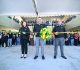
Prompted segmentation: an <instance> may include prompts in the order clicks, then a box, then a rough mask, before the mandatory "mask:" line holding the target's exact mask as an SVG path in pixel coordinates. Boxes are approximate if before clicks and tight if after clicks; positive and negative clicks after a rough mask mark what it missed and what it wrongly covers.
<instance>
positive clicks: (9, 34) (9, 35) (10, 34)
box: [8, 32, 12, 47]
mask: <svg viewBox="0 0 80 70" xmlns="http://www.w3.org/2000/svg"><path fill="white" fill-rule="evenodd" d="M11 46H12V33H11V32H10V33H8V47H11Z"/></svg>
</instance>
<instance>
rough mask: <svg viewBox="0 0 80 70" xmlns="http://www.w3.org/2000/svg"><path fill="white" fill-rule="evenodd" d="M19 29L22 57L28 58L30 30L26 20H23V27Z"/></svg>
mask: <svg viewBox="0 0 80 70" xmlns="http://www.w3.org/2000/svg"><path fill="white" fill-rule="evenodd" d="M19 31H20V42H21V52H22V56H21V58H26V57H27V52H28V46H27V43H28V42H29V35H30V30H29V28H28V26H27V23H26V22H25V21H23V22H21V28H20V29H19Z"/></svg>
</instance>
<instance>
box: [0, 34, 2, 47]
mask: <svg viewBox="0 0 80 70" xmlns="http://www.w3.org/2000/svg"><path fill="white" fill-rule="evenodd" d="M1 38H2V33H0V47H1V45H2V42H1Z"/></svg>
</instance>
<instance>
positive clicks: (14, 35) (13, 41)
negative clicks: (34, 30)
mask: <svg viewBox="0 0 80 70" xmlns="http://www.w3.org/2000/svg"><path fill="white" fill-rule="evenodd" d="M12 45H16V34H13V36H12Z"/></svg>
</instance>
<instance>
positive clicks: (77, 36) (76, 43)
mask: <svg viewBox="0 0 80 70" xmlns="http://www.w3.org/2000/svg"><path fill="white" fill-rule="evenodd" d="M78 39H79V34H78V33H74V45H75V46H78Z"/></svg>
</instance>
